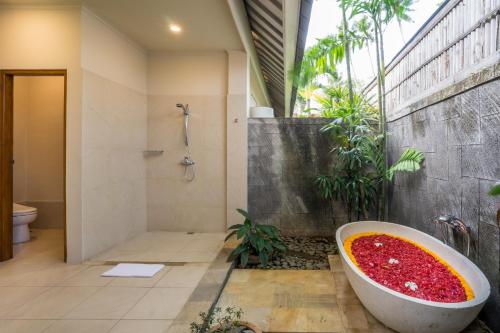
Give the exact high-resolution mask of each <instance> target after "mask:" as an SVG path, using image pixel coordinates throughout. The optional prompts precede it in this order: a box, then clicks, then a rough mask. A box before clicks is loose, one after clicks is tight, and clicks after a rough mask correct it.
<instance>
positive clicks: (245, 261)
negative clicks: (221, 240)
mask: <svg viewBox="0 0 500 333" xmlns="http://www.w3.org/2000/svg"><path fill="white" fill-rule="evenodd" d="M249 256H250V253H248V252H243V253H242V254H241V258H240V263H241V267H243V268H245V267H247V265H248V257H249Z"/></svg>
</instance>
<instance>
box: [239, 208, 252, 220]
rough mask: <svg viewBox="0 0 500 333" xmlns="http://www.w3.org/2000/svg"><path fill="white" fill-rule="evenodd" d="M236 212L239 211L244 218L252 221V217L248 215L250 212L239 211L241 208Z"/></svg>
mask: <svg viewBox="0 0 500 333" xmlns="http://www.w3.org/2000/svg"><path fill="white" fill-rule="evenodd" d="M236 211H237V212H238V213H240V214H241V215H243V217H245V219H247V220H251V218H250V215H249V214H248V212H247V211H245V210H243V209H239V208H238V209H236Z"/></svg>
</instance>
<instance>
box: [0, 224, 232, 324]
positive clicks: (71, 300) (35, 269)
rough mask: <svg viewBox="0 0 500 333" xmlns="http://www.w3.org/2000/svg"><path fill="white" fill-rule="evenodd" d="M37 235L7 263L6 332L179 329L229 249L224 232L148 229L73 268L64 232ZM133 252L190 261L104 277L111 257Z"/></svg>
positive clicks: (0, 270) (0, 275)
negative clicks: (149, 272)
mask: <svg viewBox="0 0 500 333" xmlns="http://www.w3.org/2000/svg"><path fill="white" fill-rule="evenodd" d="M33 235H34V237H33V239H32V241H30V242H28V243H25V244H21V245H16V246H15V249H14V250H15V257H14V259H12V260H9V261H7V262H3V263H0V295H1V296H0V333H11V332H15V333H41V332H43V333H55V332H65V333H66V332H71V333H80V332H82V333H84V332H85V333H86V332H89V333H90V332H93V333H95V332H97V333H100V332H103V333H104V332H110V333H126V332H141V333H143V332H144V333H148V332H149V333H159V332H175V331H172V330H170V331H169V327H170V326H171V325H172V323H173V322H174V320H175V319H176V317H177V316H178V314H179V313H180V312H181V311H182V310H183V308H184V307H185V305H186V303H187V302H188V299H190V297H191V296H192V294H193V291H194V290H195V287H196V286H197V285H198V284H199V282H200V280H202V279H203V278H204V275H206V274H205V272H206V271H207V269H208V267H209V265H210V263H211V261H212V260H213V259H214V258H215V256H216V254H217V251H218V250H219V249H220V248H222V246H223V241H222V239H223V237H221V234H195V235H187V234H184V233H182V234H181V233H179V234H172V233H165V232H159V233H146V234H144V235H142V236H140V237H137V238H135V239H133V240H132V241H130V242H128V243H125V244H124V245H122V246H119V247H118V248H116V249H112V250H111V251H109V252H108V253H107V254H104V255H103V256H100V257H99V259H96V260H91V261H89V262H86V263H84V264H82V265H67V264H65V263H63V262H62V259H63V258H62V252H63V247H62V244H63V243H62V242H63V234H62V231H60V230H35V231H34V232H33ZM134 249H136V250H135V251H136V252H135V253H134ZM156 251H158V252H157V253H168V256H156V254H154V253H156ZM153 254H154V255H153ZM126 255H135V257H134V260H131V261H146V262H147V261H160V262H168V261H171V260H172V261H175V262H176V263H182V262H187V263H186V264H183V265H181V266H177V265H176V266H167V267H165V268H164V269H163V270H162V271H160V272H159V273H158V274H157V275H156V276H155V277H153V278H150V279H138V278H105V277H101V276H100V274H101V273H102V272H104V271H105V270H108V269H109V268H110V265H106V264H105V262H106V261H115V260H116V261H119V260H118V259H119V257H120V256H126ZM141 256H142V257H141ZM153 256H156V257H153ZM123 258H124V257H123ZM156 259H159V260H156ZM205 279H206V277H205ZM193 296H194V294H193Z"/></svg>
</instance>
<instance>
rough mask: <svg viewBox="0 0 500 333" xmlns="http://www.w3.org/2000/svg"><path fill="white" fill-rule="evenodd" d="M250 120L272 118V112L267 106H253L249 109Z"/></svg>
mask: <svg viewBox="0 0 500 333" xmlns="http://www.w3.org/2000/svg"><path fill="white" fill-rule="evenodd" d="M250 118H274V110H273V108H269V107H267V106H253V107H251V108H250Z"/></svg>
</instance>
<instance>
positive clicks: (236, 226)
mask: <svg viewBox="0 0 500 333" xmlns="http://www.w3.org/2000/svg"><path fill="white" fill-rule="evenodd" d="M241 227H243V224H234V225H232V226H230V227H229V228H227V230H233V229H239V228H241Z"/></svg>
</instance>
